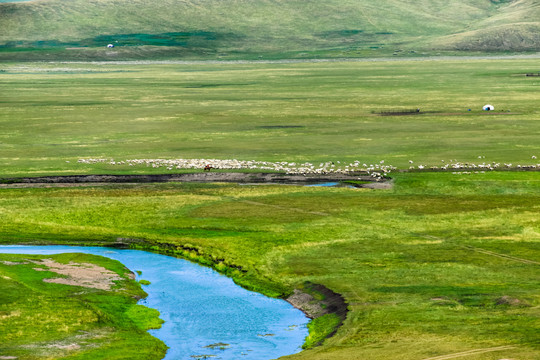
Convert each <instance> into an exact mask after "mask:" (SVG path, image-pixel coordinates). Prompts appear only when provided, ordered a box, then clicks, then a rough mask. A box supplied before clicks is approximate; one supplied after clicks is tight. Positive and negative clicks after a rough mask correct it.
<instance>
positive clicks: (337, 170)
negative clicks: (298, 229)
mask: <svg viewBox="0 0 540 360" xmlns="http://www.w3.org/2000/svg"><path fill="white" fill-rule="evenodd" d="M78 162H79V163H84V164H97V163H106V164H109V165H127V166H149V167H152V168H164V169H167V170H182V169H200V170H201V169H204V168H206V167H208V166H210V167H211V168H212V169H219V170H257V171H272V172H283V173H287V174H304V175H308V174H320V175H324V174H351V173H357V172H362V173H367V174H370V175H371V176H373V177H374V178H378V177H382V176H384V175H386V174H388V173H390V172H391V171H392V170H395V169H396V168H395V167H393V166H391V165H384V161H381V162H380V163H379V164H370V165H368V164H362V163H360V161H354V162H350V163H342V162H340V161H335V162H332V161H328V162H324V163H320V164H318V166H317V165H315V164H312V163H309V162H306V163H295V162H287V161H278V162H271V161H255V160H237V159H231V160H221V159H134V160H122V161H116V160H114V159H79V160H78Z"/></svg>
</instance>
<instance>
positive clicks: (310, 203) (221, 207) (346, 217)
mask: <svg viewBox="0 0 540 360" xmlns="http://www.w3.org/2000/svg"><path fill="white" fill-rule="evenodd" d="M539 204H540V178H539V177H538V174H537V173H530V172H525V173H513V172H504V173H500V172H494V173H489V174H471V175H455V174H451V173H446V174H433V173H424V174H400V175H399V176H396V185H395V188H394V190H355V189H346V188H336V189H324V188H308V187H301V186H300V187H299V186H237V185H223V184H221V185H220V184H214V185H211V184H162V185H151V184H148V185H136V186H128V185H125V186H118V185H116V186H110V187H105V188H100V187H96V188H71V189H3V190H2V196H1V198H0V208H2V209H3V215H2V217H3V220H4V221H3V222H2V225H1V228H0V234H1V237H0V238H1V239H2V240H1V241H2V243H3V244H8V243H21V242H23V243H51V242H54V243H74V244H104V243H108V242H109V243H111V242H115V241H116V239H117V238H118V237H122V238H134V239H143V240H146V241H147V243H148V245H147V246H153V247H155V248H166V249H171V246H170V245H165V244H172V245H173V246H178V249H179V250H178V251H179V253H181V254H183V255H184V256H185V257H187V258H191V259H193V260H195V261H199V262H202V263H206V264H211V263H212V261H214V260H215V259H224V261H223V262H222V263H219V264H220V265H218V266H216V268H218V269H219V270H221V271H225V272H226V273H228V274H229V275H230V276H233V277H235V279H236V280H237V281H238V282H239V283H241V284H244V285H245V286H247V287H249V288H252V289H256V290H258V291H262V292H266V293H269V294H271V295H274V296H276V295H279V294H280V293H281V294H283V293H286V292H290V291H291V290H292V289H293V288H295V287H298V286H302V284H303V283H304V282H306V281H310V282H313V283H320V284H323V285H325V286H327V287H329V288H330V289H332V290H334V291H336V292H338V293H340V294H343V296H344V297H345V299H346V301H347V302H348V304H349V310H350V312H349V314H348V317H347V319H346V321H345V324H344V326H343V327H341V328H340V330H339V331H338V333H337V334H336V335H335V336H334V337H332V338H331V339H329V340H327V341H326V342H325V343H324V345H323V346H321V347H317V348H314V349H312V350H307V351H305V352H302V353H301V354H299V355H295V356H291V359H366V358H369V359H390V358H391V359H425V358H429V357H432V356H438V355H444V354H451V353H459V352H462V351H468V350H472V349H492V348H498V347H501V346H503V347H509V348H507V349H502V350H500V351H489V350H488V352H486V353H481V354H477V355H475V356H470V357H467V359H469V358H470V359H501V358H512V359H531V360H532V359H535V358H536V357H537V356H538V354H539V352H540V348H539V347H538V331H537V330H538V325H539V324H538V315H539V313H538V305H539V302H540V297H539V294H538V286H539V285H540V284H539V276H538V275H539V272H540V271H539V266H540V262H539V259H540V247H539V241H540V223H539V221H540V220H539V219H540V218H539V217H538V213H539V206H540V205H539ZM180 247H189V248H190V250H180ZM225 266H229V267H230V269H229V270H227V268H226V267H225ZM234 267H242V268H243V270H244V271H246V272H245V273H241V272H239V271H238V270H235V268H234ZM510 347H511V348H510ZM156 358H158V357H156Z"/></svg>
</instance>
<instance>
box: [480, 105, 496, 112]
mask: <svg viewBox="0 0 540 360" xmlns="http://www.w3.org/2000/svg"><path fill="white" fill-rule="evenodd" d="M482 110H484V111H493V110H495V107H494V106H493V105H489V104H488V105H484V106H483V107H482Z"/></svg>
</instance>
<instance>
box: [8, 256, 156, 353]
mask: <svg viewBox="0 0 540 360" xmlns="http://www.w3.org/2000/svg"><path fill="white" fill-rule="evenodd" d="M43 259H50V260H52V261H54V262H56V263H57V264H71V263H75V264H85V265H86V264H93V265H96V266H99V267H101V268H103V269H110V270H112V271H114V272H115V273H116V274H118V275H119V276H121V280H116V284H115V285H114V287H113V288H112V289H110V290H105V289H102V290H99V289H97V288H94V287H88V286H85V287H81V286H75V285H64V284H55V283H48V282H44V279H49V278H54V277H58V274H56V273H55V272H51V271H50V270H49V269H48V267H46V266H44V265H42V264H41V261H42V260H43ZM36 268H37V269H38V270H40V269H41V270H42V271H37V270H36ZM96 277H97V278H100V277H102V276H99V275H96ZM0 285H1V288H2V295H1V296H0V328H1V329H2V331H0V355H1V356H2V358H9V359H27V360H29V359H60V358H62V359H63V358H71V357H70V356H72V355H73V354H74V353H75V354H77V359H98V358H101V359H105V358H107V359H126V358H132V359H135V358H141V359H142V358H151V357H154V356H157V357H158V358H159V355H160V354H161V356H163V355H164V354H165V351H166V346H165V344H163V343H162V342H161V341H159V340H157V339H156V338H154V337H152V336H150V334H149V333H148V332H147V331H146V330H147V329H149V328H155V327H159V326H160V320H159V319H158V317H157V316H158V314H157V311H155V310H150V309H148V308H145V307H143V306H140V305H136V304H135V303H136V301H137V300H136V298H140V297H144V296H146V294H145V293H144V291H143V290H142V289H141V287H140V285H138V284H137V283H136V282H135V281H134V280H131V279H130V277H129V275H128V271H127V269H126V268H125V267H124V266H122V264H120V263H119V262H116V261H113V260H110V259H106V258H102V257H99V256H93V255H83V254H62V255H54V256H52V255H48V256H37V255H8V254H0Z"/></svg>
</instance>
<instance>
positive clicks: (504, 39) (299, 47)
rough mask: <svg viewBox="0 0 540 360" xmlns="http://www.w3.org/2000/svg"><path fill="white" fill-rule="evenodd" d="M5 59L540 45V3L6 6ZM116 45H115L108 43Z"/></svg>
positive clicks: (290, 0)
mask: <svg viewBox="0 0 540 360" xmlns="http://www.w3.org/2000/svg"><path fill="white" fill-rule="evenodd" d="M0 29H1V31H0V59H50V58H67V59H124V58H125V59H129V58H135V59H136V58H168V57H169V58H170V57H174V58H178V57H182V58H247V59H256V58H301V57H304V58H316V57H359V56H388V55H393V54H394V55H404V54H408V55H415V54H422V53H424V54H433V53H437V52H441V51H445V52H460V51H467V52H486V51H497V52H505V51H513V52H521V51H539V50H540V35H539V34H540V3H539V2H538V1H537V0H460V1H457V0H414V1H412V0H409V1H406V0H401V1H398V0H378V1H372V0H159V1H149V0H69V1H67V0H36V1H30V2H17V3H0ZM109 43H110V44H113V45H115V47H114V48H113V49H107V48H106V45H107V44H109Z"/></svg>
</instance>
